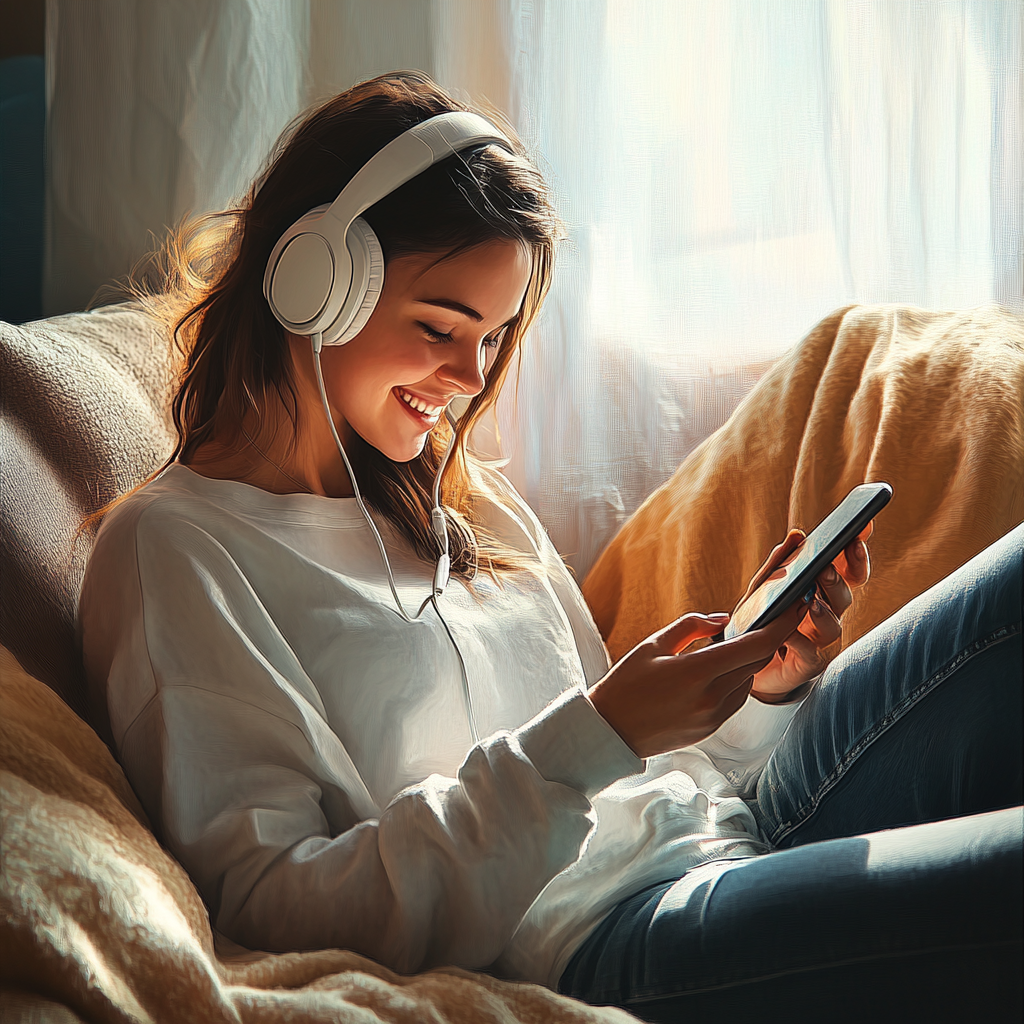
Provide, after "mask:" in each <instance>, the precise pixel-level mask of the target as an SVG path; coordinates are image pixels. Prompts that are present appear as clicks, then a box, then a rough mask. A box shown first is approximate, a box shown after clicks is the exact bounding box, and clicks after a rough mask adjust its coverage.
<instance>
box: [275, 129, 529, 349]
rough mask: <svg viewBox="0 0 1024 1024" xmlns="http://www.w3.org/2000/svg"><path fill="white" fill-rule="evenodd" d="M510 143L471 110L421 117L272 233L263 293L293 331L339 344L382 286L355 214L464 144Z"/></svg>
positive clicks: (376, 257) (376, 259)
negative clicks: (331, 196) (327, 197)
mask: <svg viewBox="0 0 1024 1024" xmlns="http://www.w3.org/2000/svg"><path fill="white" fill-rule="evenodd" d="M487 143H496V144H497V145H499V146H503V147H504V148H505V149H507V150H508V151H509V152H514V150H513V147H512V143H511V142H510V141H509V140H508V138H507V137H506V136H505V135H504V134H502V133H501V132H500V131H499V130H498V129H497V128H495V126H494V125H493V124H491V123H490V121H488V120H486V119H485V118H483V117H481V116H480V115H479V114H471V113H467V112H463V111H460V112H457V113H451V114H438V115H437V116H436V117H431V118H428V119H427V120H426V121H423V122H421V123H420V124H418V125H416V126H415V127H413V128H410V129H409V130H408V131H406V132H403V133H402V134H401V135H399V136H398V138H397V139H394V140H392V141H391V142H389V143H388V144H387V145H386V146H385V147H384V148H383V149H381V150H380V151H379V152H378V153H376V154H375V155H374V156H373V157H371V158H370V159H369V160H368V161H367V162H366V163H365V164H364V165H363V166H362V167H361V168H360V169H359V170H358V171H357V172H356V174H355V175H354V176H353V177H352V180H351V181H349V183H348V184H347V185H346V186H345V188H344V189H343V190H342V192H341V194H340V195H339V196H338V198H337V199H335V200H334V202H333V203H330V204H329V205H325V206H317V207H316V208H315V209H312V210H310V211H309V212H308V213H307V214H305V215H304V216H302V217H300V218H299V219H298V220H297V221H296V222H295V223H294V224H293V225H292V226H291V227H290V228H288V230H287V231H285V233H284V234H283V235H282V236H281V237H280V238H279V239H278V241H277V244H276V245H275V246H274V250H273V252H272V253H271V254H270V259H269V260H268V261H267V269H266V273H265V274H264V275H263V294H264V295H265V296H266V298H267V302H269V303H270V308H271V310H272V311H273V313H274V316H275V317H277V319H278V320H279V321H280V322H281V323H282V324H283V325H284V327H286V328H287V329H288V330H289V331H291V332H292V333H293V334H305V335H309V336H311V337H312V336H314V335H320V338H321V344H323V345H344V344H345V342H347V341H351V340H352V339H353V338H354V337H355V336H356V335H357V334H358V333H359V332H360V331H361V330H362V329H363V327H365V326H366V321H367V320H369V319H370V314H371V313H372V312H373V309H374V306H375V305H376V304H377V299H378V298H379V297H380V292H381V288H382V287H383V286H384V256H383V253H382V252H381V247H380V242H378V241H377V236H376V235H375V234H374V233H373V229H372V228H371V227H370V225H369V224H367V223H366V221H365V220H363V218H362V217H360V216H359V215H360V214H361V213H363V212H364V211H365V210H367V209H369V207H371V206H373V204H374V203H376V202H378V201H379V200H381V199H383V198H384V197H385V196H386V195H388V194H389V193H391V192H394V191H395V189H397V188H398V187H399V186H401V185H404V184H405V183H406V182H407V181H409V180H410V179H411V178H415V177H416V175H417V174H420V173H422V172H423V171H425V170H426V169H427V168H428V167H430V166H431V165H433V164H436V163H437V162H438V161H440V160H444V159H446V158H447V157H450V156H452V154H454V153H458V152H459V151H460V150H463V149H468V148H469V147H471V146H481V145H485V144H487Z"/></svg>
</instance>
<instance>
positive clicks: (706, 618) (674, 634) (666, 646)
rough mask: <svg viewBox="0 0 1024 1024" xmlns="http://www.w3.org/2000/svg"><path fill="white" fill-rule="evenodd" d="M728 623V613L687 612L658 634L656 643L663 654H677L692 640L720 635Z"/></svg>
mask: <svg viewBox="0 0 1024 1024" xmlns="http://www.w3.org/2000/svg"><path fill="white" fill-rule="evenodd" d="M728 621H729V613H728V612H712V613H711V614H710V615H704V614H703V613H702V612H689V613H688V614H686V615H683V616H682V617H681V618H678V619H676V621H675V622H673V623H672V624H671V625H670V626H666V627H665V628H664V629H663V630H662V631H661V632H660V633H658V634H657V643H658V646H659V647H660V648H662V649H663V650H664V653H665V654H678V653H679V652H680V651H681V650H683V648H684V647H687V646H689V645H690V644H692V643H693V641H694V640H700V639H701V638H702V637H708V636H714V635H715V634H716V633H720V632H721V631H722V630H723V629H725V624H726V623H727V622H728Z"/></svg>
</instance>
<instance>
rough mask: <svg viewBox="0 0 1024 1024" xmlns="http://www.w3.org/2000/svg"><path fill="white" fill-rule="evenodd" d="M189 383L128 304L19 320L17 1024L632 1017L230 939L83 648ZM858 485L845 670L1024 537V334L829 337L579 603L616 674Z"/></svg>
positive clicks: (10, 857) (10, 702)
mask: <svg viewBox="0 0 1024 1024" xmlns="http://www.w3.org/2000/svg"><path fill="white" fill-rule="evenodd" d="M174 365H175V364H174V353H173V350H172V347H171V346H170V344H169V342H168V339H167V338H166V337H164V336H163V335H162V334H161V333H160V331H159V330H158V329H157V327H156V325H155V322H154V321H153V320H151V319H150V318H149V317H148V315H147V314H146V313H145V311H144V310H143V309H142V308H141V307H140V306H138V305H136V304H134V303H120V304H115V305H110V306H106V307H102V308H99V309H95V310H93V311H90V312H84V313H74V314H69V315H66V316H61V317H54V318H52V319H49V320H42V321H36V322H34V323H29V324H25V325H22V326H18V327H15V326H12V325H7V324H0V380H2V395H0V398H2V401H0V422H2V435H0V457H2V463H0V471H2V480H0V573H2V577H0V578H2V588H0V644H2V645H3V649H2V650H0V708H2V712H3V713H2V715H0V787H2V790H0V800H2V803H0V813H2V815H3V832H2V843H3V864H2V867H0V908H2V918H0V1019H2V1020H3V1021H8V1020H11V1021H16V1020H24V1021H29V1020H51V1021H71V1022H74V1021H104V1022H105V1021H128V1020H152V1021H168V1022H170V1021H206V1020H210V1021H220V1020H233V1021H238V1020H242V1021H254V1022H255V1021H310V1022H313V1021H317V1022H319V1021H328V1020H330V1021H376V1020H382V1021H385V1020H386V1021H406V1020H408V1021H420V1020H437V1021H461V1020H467V1021H468V1020H472V1021H491V1020H494V1021H547V1020H565V1021H576V1020H578V1021H615V1020H629V1019H631V1018H630V1017H629V1015H628V1014H625V1013H624V1012H622V1011H618V1010H614V1009H609V1008H595V1007H588V1006H584V1005H583V1004H580V1003H578V1002H575V1001H573V1000H570V999H567V998H564V997H561V996H558V995H556V994H554V993H552V992H550V991H548V990H546V989H543V988H540V987H538V986H533V985H523V984H514V983H509V982H503V981H499V980H497V979H494V978H490V977H488V976H485V975H479V974H473V973H470V972H467V971H462V970H459V969H456V968H446V969H441V970H435V971H430V972H426V973H424V974H420V975H416V976H414V977H401V976H398V975H396V974H394V973H393V972H391V971H388V970H387V969H385V968H383V967H381V966H380V965H379V964H376V963H374V962H373V961H371V960H368V959H366V958H364V957H361V956H358V955H357V954H355V953H351V952H346V951H341V950H324V951H319V952H311V953H293V954H279V955H271V954H265V953H261V952H259V951H251V950H244V949H241V948H239V947H237V946H234V945H233V944H232V943H230V942H228V941H227V940H225V939H223V938H222V937H220V936H217V935H215V934H214V933H213V931H212V930H211V927H210V922H209V918H208V915H207V914H206V910H205V908H204V906H203V904H202V902H201V900H200V898H199V896H198V894H197V892H196V890H195V888H194V887H193V886H192V883H191V881H190V880H189V878H188V876H187V875H186V874H185V872H184V871H183V869H182V868H181V867H180V865H178V864H177V863H176V862H175V861H174V860H173V859H172V858H171V857H170V856H169V855H168V853H167V852H166V851H165V850H163V849H162V848H161V846H160V845H159V843H158V842H157V840H156V839H155V837H154V836H153V833H152V831H151V829H150V827H149V822H148V821H147V819H146V815H145V812H144V811H143V809H142V807H141V806H140V805H139V803H138V800H137V799H136V797H135V795H134V793H133V792H132V789H131V786H130V785H129V784H128V782H127V780H126V778H125V777H124V774H123V773H122V772H121V769H120V768H119V766H118V765H117V763H116V761H115V760H114V758H113V757H112V755H111V753H110V750H109V749H108V747H107V745H106V743H105V741H106V739H107V737H105V736H102V735H99V734H97V732H96V731H95V730H94V729H93V727H92V726H91V725H90V724H89V722H91V721H98V720H99V719H98V718H97V717H96V716H94V715H93V713H92V711H91V709H90V698H89V695H88V693H87V690H86V686H85V680H84V678H83V671H82V664H81V657H80V654H79V650H78V644H77V641H76V637H75V625H74V623H75V609H76V603H77V597H78V592H79V588H80V585H81V579H82V574H83V571H84V567H85V563H86V561H87V558H88V554H89V548H90V538H91V534H90V533H89V531H88V530H83V529H82V524H83V521H84V519H85V517H86V516H88V515H90V514H91V513H93V512H95V511H96V510H98V509H99V508H101V507H102V506H103V505H105V504H106V503H107V502H109V501H110V500H111V499H113V498H114V497H116V496H117V495H118V494H121V493H124V492H125V491H126V490H128V489H130V488H132V487H134V486H135V485H137V484H139V483H140V482H142V481H143V480H145V479H146V477H147V476H148V475H149V474H150V473H151V472H152V471H153V470H154V469H156V468H157V467H158V466H159V465H160V464H161V463H162V462H163V461H164V459H165V458H166V457H167V455H168V453H169V452H170V451H171V449H172V447H173V439H174V435H173V430H172V425H171V423H170V421H169V417H168V397H169V394H170V387H171V384H172V382H173V375H174ZM865 479H885V480H887V481H889V482H890V483H892V484H893V486H894V490H895V497H894V498H893V501H892V502H891V504H890V506H889V507H888V508H887V509H886V511H885V513H884V515H882V516H880V517H879V519H878V521H877V524H876V533H875V536H874V538H873V540H872V557H873V560H874V573H873V576H872V580H871V582H870V583H869V584H868V586H867V587H866V588H865V589H864V592H863V593H862V594H860V595H859V596H858V601H857V604H856V608H855V610H854V612H853V613H852V614H851V615H850V616H849V617H848V618H847V620H846V621H845V622H844V630H843V637H842V639H841V641H839V642H838V644H837V645H836V649H837V650H838V649H839V648H841V647H842V646H845V645H847V644H849V643H851V642H853V640H855V639H856V638H857V637H858V636H860V635H862V634H863V633H864V632H866V631H867V630H869V629H870V628H871V627H872V626H873V625H875V624H877V623H878V622H880V621H882V620H883V619H884V618H886V617H887V616H888V615H889V614H891V613H892V612H893V611H895V610H896V609H897V608H899V607H900V606H901V605H902V604H903V603H905V602H906V601H907V600H909V599H910V598H912V597H914V596H916V594H919V593H921V592H922V591H923V590H925V589H927V588H928V587H929V586H931V585H932V584H933V583H934V582H936V581H937V580H938V579H941V578H942V577H943V576H945V575H946V574H947V573H948V572H950V571H952V570H953V569H954V568H956V567H957V566H958V565H960V564H962V563H963V562H965V561H966V560H967V559H969V558H970V557H972V555H974V554H975V553H977V552H978V551H980V550H982V549H983V548H984V547H985V546H987V544H988V543H990V542H991V541H993V540H995V539H996V538H998V537H999V536H1002V535H1003V534H1004V533H1006V532H1007V531H1008V530H1010V529H1012V528H1013V527H1014V526H1016V525H1017V524H1018V523H1020V522H1022V521H1024V317H1022V316H1020V315H1017V314H1014V313H1012V312H1010V311H1008V310H1006V309H1002V308H1000V307H997V306H986V307H981V308H979V309H975V310H969V311H952V312H936V311H927V310H920V309H915V308H912V307H905V306H852V307H849V308H846V309H842V310H838V311H836V312H835V313H834V314H832V315H831V316H829V317H827V318H825V319H824V320H823V321H822V322H821V323H820V324H818V325H816V326H815V327H814V328H813V329H812V330H811V331H810V332H809V333H808V335H807V336H806V337H805V338H804V339H803V340H802V341H800V342H799V343H798V344H797V345H795V346H794V348H793V349H792V350H791V351H790V352H789V353H787V354H786V355H785V356H783V357H782V358H781V359H780V360H779V361H778V362H777V363H775V364H774V365H773V366H772V367H771V369H770V370H769V371H768V372H767V373H766V374H765V376H764V377H763V378H762V379H761V380H760V381H759V382H758V384H757V385H756V386H755V387H754V389H753V390H752V391H751V392H750V394H749V395H748V396H747V397H746V399H744V401H743V402H742V403H741V405H740V406H739V407H738V408H737V410H736V411H735V413H734V414H733V416H732V417H731V418H730V420H729V421H728V422H727V423H726V424H725V425H724V426H723V427H722V428H721V429H720V430H719V431H717V432H716V433H715V434H713V435H712V436H711V437H710V438H708V439H707V440H706V441H705V442H704V443H703V444H702V445H701V446H700V447H699V448H698V449H696V450H695V451H694V452H693V453H692V454H691V455H690V456H689V457H688V458H687V459H686V460H685V461H684V462H683V464H682V465H681V466H680V467H679V470H678V471H677V472H676V473H675V474H674V476H673V477H672V478H671V479H670V480H669V481H668V482H667V483H666V484H665V485H663V486H662V487H660V488H658V489H657V490H656V491H655V492H654V493H653V494H651V495H650V496H649V497H648V499H647V500H646V501H645V502H644V504H643V505H642V506H641V507H640V508H639V509H638V510H637V511H636V512H635V513H634V514H633V516H631V517H630V519H629V520H628V521H627V522H626V523H625V525H624V526H623V527H622V529H621V530H620V531H619V533H618V535H617V536H616V537H615V538H614V539H613V541H612V542H611V544H610V545H609V546H608V547H607V549H606V550H605V552H604V553H603V554H602V556H601V557H600V558H599V559H598V561H597V562H596V564H595V565H594V567H593V568H592V569H591V571H590V572H589V574H588V575H587V577H586V579H585V580H584V581H583V592H584V595H585V596H586V598H587V600H588V602H589V604H590V606H591V608H592V610H593V612H594V616H595V621H596V622H597V624H598V626H599V628H600V629H601V631H602V634H603V635H604V637H605V639H606V642H607V644H608V646H609V650H610V652H611V654H612V656H613V657H614V658H617V657H620V656H621V655H622V654H624V653H625V652H626V651H628V650H629V649H630V648H631V647H632V646H633V645H634V644H635V643H637V642H638V641H639V640H641V639H643V637H644V636H646V635H648V634H649V633H651V632H653V631H654V630H656V629H658V628H660V627H661V626H663V625H665V624H666V623H668V622H670V621H671V620H672V619H674V618H675V617H677V616H678V615H680V614H682V613H684V612H685V611H688V610H691V609H697V610H715V609H728V608H731V607H732V606H733V604H734V603H735V601H736V600H737V598H738V597H739V596H740V594H741V593H742V591H743V588H744V586H745V585H746V581H747V579H749V577H750V576H751V575H752V574H753V572H754V570H755V569H756V568H757V566H758V565H759V564H760V562H761V561H762V560H763V558H764V556H765V555H766V553H767V551H768V550H769V549H770V548H771V546H772V544H773V543H775V542H777V540H778V539H780V538H781V537H782V536H783V535H784V534H785V531H786V529H787V528H788V527H791V526H799V527H802V528H805V529H809V528H810V527H812V526H813V525H815V523H816V522H817V521H818V520H820V518H822V517H823V516H824V514H825V513H826V512H827V511H828V510H829V509H830V508H831V507H832V506H833V505H834V504H836V503H837V502H838V500H839V498H841V497H842V496H843V495H844V494H845V493H846V491H847V490H849V488H850V487H851V486H853V484H855V483H859V482H861V481H862V480H865ZM985 912H986V908H984V907H979V908H978V913H979V914H984V913H985Z"/></svg>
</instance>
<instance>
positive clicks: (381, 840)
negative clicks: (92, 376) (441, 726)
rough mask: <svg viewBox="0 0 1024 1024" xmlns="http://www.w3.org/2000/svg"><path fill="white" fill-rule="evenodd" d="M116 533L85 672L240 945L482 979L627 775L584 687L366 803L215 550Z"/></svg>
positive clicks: (294, 673)
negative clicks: (449, 970)
mask: <svg viewBox="0 0 1024 1024" xmlns="http://www.w3.org/2000/svg"><path fill="white" fill-rule="evenodd" d="M125 532H126V531H125V530H122V531H121V537H120V543H116V542H115V538H116V533H117V531H112V532H111V534H110V535H109V536H108V537H107V538H106V543H99V542H98V543H97V548H96V551H95V552H94V556H93V561H92V562H91V563H90V567H89V573H88V575H87V579H86V586H85V589H84V591H83V598H82V633H83V643H84V648H85V655H86V661H87V667H88V671H89V674H90V676H91V677H94V678H96V679H99V680H102V682H101V685H103V686H105V688H106V699H107V706H108V708H109V712H110V716H111V721H112V727H113V733H114V738H115V743H116V746H117V749H118V753H119V756H120V758H121V760H122V763H123V765H124V768H125V770H126V773H127V774H128V776H129V778H130V779H131V781H132V783H133V785H134V786H135V788H136V790H137V792H138V794H139V796H140V798H141V799H142V801H143V804H144V805H145V806H146V809H147V811H148V812H149V813H150V815H151V817H152V820H153V821H154V822H155V823H157V828H158V831H159V833H160V838H161V839H162V841H163V842H164V843H165V845H166V846H167V847H168V848H169V849H170V851H171V852H172V853H173V854H174V855H175V856H176V857H177V858H178V859H179V860H180V862H181V863H182V865H183V866H184V867H185V868H186V870H187V871H188V872H189V874H190V875H191V876H192V878H193V880H194V881H195V882H196V884H197V887H198V888H199V890H200V892H201V893H202V895H203V897H204V899H205V900H206V902H207V905H208V906H209V908H210V912H211V918H212V920H213V923H214V925H215V927H217V928H218V930H220V931H221V932H222V933H224V934H225V935H227V936H228V937H229V938H231V939H233V940H234V941H236V942H239V943H241V944H243V945H245V946H247V947H249V948H255V949H267V950H275V951H277V950H281V951H283V950H293V949H314V948H325V947H343V948H347V949H352V950H355V951H358V952H360V953H363V954H365V955H368V956H371V957H373V958H374V959H376V960H378V961H380V962H381V963H384V964H386V965H388V966H389V967H391V968H393V969H395V970H398V971H402V972H414V971H420V970H423V969H426V968H429V967H432V966H436V965H440V964H457V965H459V966H463V967H467V968H477V967H483V966H486V965H487V964H489V963H491V962H493V961H494V960H495V959H496V957H497V956H498V954H499V953H500V952H501V950H502V949H503V948H504V946H505V945H506V943H507V942H508V940H509V938H510V937H511V935H512V934H513V932H514V931H515V929H516V927H517V925H518V924H519V922H520V920H521V919H522V917H523V915H524V914H525V912H526V911H527V909H528V908H529V906H530V904H531V903H532V902H533V900H534V899H535V898H536V896H537V895H538V893H539V892H540V891H541V890H542V889H543V888H544V886H545V885H546V884H547V883H548V882H549V881H550V880H551V879H552V878H553V877H554V876H555V875H556V874H558V873H559V872H560V871H562V870H563V869H564V868H565V867H567V866H568V865H569V864H571V863H573V862H574V861H575V860H576V859H577V858H578V856H579V852H580V849H581V847H582V844H583V843H584V841H585V840H586V838H587V836H588V834H589V832H590V830H591V828H592V825H593V814H592V808H591V804H590V802H589V799H588V795H589V794H592V793H595V792H597V791H598V790H600V789H601V788H603V787H604V786H605V785H607V784H608V783H610V782H611V781H613V780H614V779H615V778H618V777H620V776H622V775H627V774H630V773H632V772H635V771H638V770H639V769H640V766H641V765H640V762H639V760H638V759H637V758H636V757H635V756H634V755H633V754H632V751H630V750H629V748H628V747H627V746H626V745H625V744H624V743H623V742H622V740H621V739H620V738H619V737H618V735H617V734H616V733H615V732H614V731H613V730H612V729H611V727H610V726H608V724H607V723H606V722H605V721H604V719H603V718H602V717H601V716H600V715H599V714H598V712H597V711H596V710H595V709H594V707H593V705H592V704H591V703H590V701H589V700H588V699H587V698H586V695H585V694H584V693H583V692H582V691H579V690H576V691H570V692H568V693H566V694H563V695H562V696H561V697H559V698H558V699H557V700H555V701H554V702H552V704H551V705H549V706H548V708H546V709H545V710H544V711H543V712H542V713H541V714H540V715H538V716H537V717H536V718H535V719H534V720H532V721H531V722H528V723H527V724H526V725H524V726H523V727H521V728H520V729H518V730H515V731H514V732H501V733H496V734H495V735H493V736H490V737H488V738H487V739H485V740H483V741H481V742H480V743H478V744H477V745H476V746H474V747H472V748H471V749H470V751H469V753H468V755H467V756H466V758H465V760H464V761H463V763H462V765H461V766H460V768H459V769H458V772H457V773H456V775H455V777H443V776H440V775H431V776H429V777H428V778H426V779H424V780H423V781H422V782H420V783H419V784H417V785H413V786H410V787H408V788H406V789H405V790H403V791H401V792H400V793H399V794H398V795H397V796H395V798H394V799H393V800H391V802H390V803H389V804H388V805H387V806H386V807H382V808H378V807H376V806H375V805H374V803H373V799H372V797H371V795H370V793H369V791H368V788H367V787H366V786H365V785H364V784H363V781H362V780H361V779H360V777H359V773H358V771H357V770H356V767H355V765H354V764H353V761H352V759H351V758H350V757H349V756H348V753H347V752H346V750H345V749H344V746H343V745H342V743H341V741H340V739H339V738H338V736H337V735H336V734H335V733H334V732H333V731H332V730H331V729H330V727H329V725H328V723H327V721H326V718H325V713H324V709H323V706H322V705H321V704H320V702H319V695H318V692H317V690H316V688H315V686H314V685H313V684H312V682H311V680H310V679H309V678H308V677H307V676H306V675H305V673H304V671H303V669H302V666H301V665H300V664H299V663H298V660H297V659H296V658H295V656H294V654H293V653H292V652H291V651H290V649H289V647H288V645H287V643H286V641H285V638H284V637H283V636H282V635H281V633H280V632H279V630H278V629H277V627H276V625H275V623H274V621H273V620H272V619H271V617H270V616H269V615H268V614H267V612H266V610H265V609H264V608H263V606H262V605H261V603H260V601H259V598H258V595H257V594H256V593H255V591H254V590H253V588H252V587H251V586H250V585H249V583H248V581H247V580H246V579H245V577H244V575H243V574H242V573H241V571H240V569H239V568H238V566H237V565H236V564H235V562H234V561H233V560H232V558H231V556H230V554H229V553H228V552H227V551H226V550H225V549H224V547H223V546H222V545H221V544H219V543H218V542H217V541H216V540H215V539H214V538H213V537H211V536H210V535H209V534H208V533H206V532H204V531H203V530H202V529H201V528H200V527H199V526H196V525H193V524H190V523H188V522H185V521H182V520H180V519H175V518H173V517H170V516H163V517H161V516H159V515H143V516H142V517H140V518H139V520H138V522H137V525H136V527H135V530H134V532H133V536H132V537H131V538H130V539H131V543H126V537H125ZM129 532H131V531H129ZM101 540H103V536H102V534H101ZM327 809H329V810H330V814H329V815H328V814H326V813H325V811H326V810H327ZM328 821H331V822H333V823H335V828H334V829H333V832H332V829H331V827H329V825H328ZM339 821H341V822H343V823H345V826H344V827H343V828H341V829H340V830H339V829H338V828H337V827H336V826H337V823H338V822H339Z"/></svg>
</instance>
